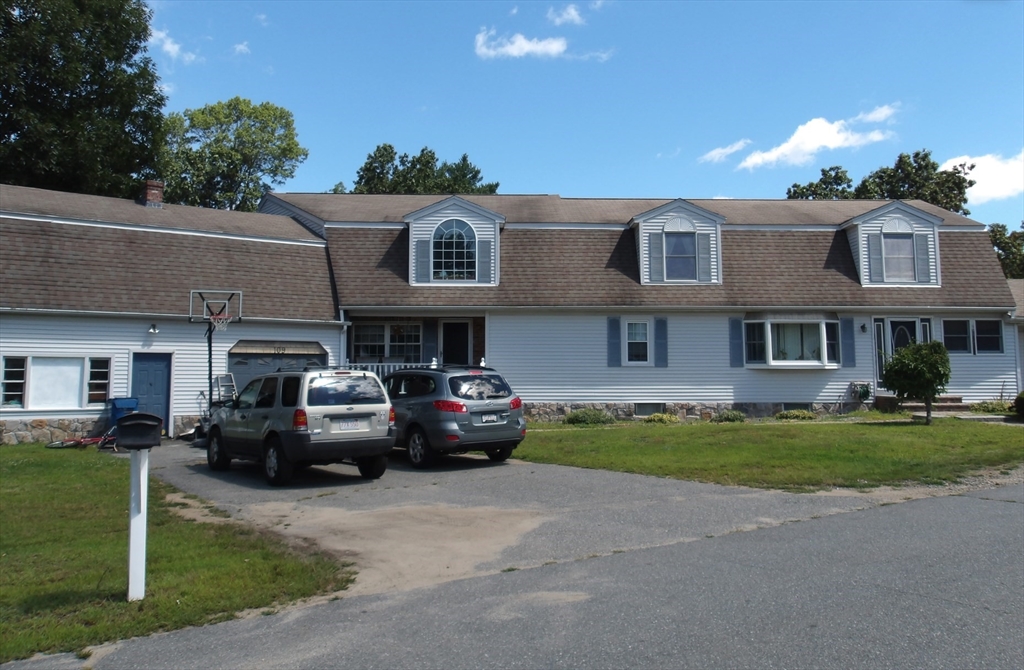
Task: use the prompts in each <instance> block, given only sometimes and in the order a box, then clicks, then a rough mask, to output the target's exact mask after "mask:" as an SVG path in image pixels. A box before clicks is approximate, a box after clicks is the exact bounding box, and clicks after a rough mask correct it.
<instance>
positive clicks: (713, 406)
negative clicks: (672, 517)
mask: <svg viewBox="0 0 1024 670" xmlns="http://www.w3.org/2000/svg"><path fill="white" fill-rule="evenodd" d="M864 407H865V404H864V403H862V402H835V403H814V404H812V405H811V411H812V412H814V413H815V414H819V415H825V414H846V413H847V412H852V411H854V410H857V409H863V408H864ZM588 408H589V409H598V410H601V411H602V412H605V413H607V414H610V415H612V416H613V417H615V418H616V419H617V420H619V421H628V420H630V419H641V418H643V417H639V416H637V415H636V414H635V413H634V412H635V408H636V405H635V404H634V403H631V402H608V403H601V402H572V403H568V402H536V403H523V412H524V413H525V415H526V418H527V419H528V420H530V421H538V422H548V423H556V422H561V421H564V420H565V415H566V414H568V413H569V412H574V411H576V410H578V409H588ZM732 409H736V410H739V411H741V412H743V413H744V414H746V415H747V416H748V417H750V418H752V419H754V418H766V417H773V416H775V415H776V414H778V413H779V412H781V411H782V410H783V404H782V403H750V402H737V403H730V402H720V403H700V402H668V403H665V413H666V414H674V415H675V416H676V417H677V418H678V419H679V420H680V421H687V420H690V421H694V420H702V421H709V420H711V419H712V418H714V417H715V416H717V415H718V414H721V413H722V412H726V411H728V410H732Z"/></svg>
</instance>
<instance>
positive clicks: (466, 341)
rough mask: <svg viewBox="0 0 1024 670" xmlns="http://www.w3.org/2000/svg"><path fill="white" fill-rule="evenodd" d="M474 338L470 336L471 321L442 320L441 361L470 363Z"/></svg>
mask: <svg viewBox="0 0 1024 670" xmlns="http://www.w3.org/2000/svg"><path fill="white" fill-rule="evenodd" d="M472 343H473V341H472V338H471V337H470V336H469V321H442V322H441V341H440V342H439V343H438V349H439V350H440V351H441V363H442V364H444V365H469V364H470V360H471V359H472V357H473V354H472V352H471V351H470V346H471V345H472Z"/></svg>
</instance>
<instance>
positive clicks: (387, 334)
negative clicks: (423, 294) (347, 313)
mask: <svg viewBox="0 0 1024 670" xmlns="http://www.w3.org/2000/svg"><path fill="white" fill-rule="evenodd" d="M362 326H383V327H384V355H383V356H382V357H381V358H383V359H388V358H391V327H392V326H418V327H419V329H420V363H422V362H423V322H422V321H360V322H358V323H355V324H353V325H352V338H351V339H352V354H353V356H356V355H357V354H356V347H357V346H358V343H357V342H356V328H360V327H362ZM352 362H353V363H355V362H356V361H355V360H354V359H353V360H352Z"/></svg>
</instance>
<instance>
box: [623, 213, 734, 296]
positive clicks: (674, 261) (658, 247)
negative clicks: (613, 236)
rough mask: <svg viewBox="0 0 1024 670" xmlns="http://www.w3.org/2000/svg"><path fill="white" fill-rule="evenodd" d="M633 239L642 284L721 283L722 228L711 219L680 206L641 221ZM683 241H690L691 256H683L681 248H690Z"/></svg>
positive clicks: (689, 254)
mask: <svg viewBox="0 0 1024 670" xmlns="http://www.w3.org/2000/svg"><path fill="white" fill-rule="evenodd" d="M636 235H637V250H638V253H639V263H640V282H641V284H662V283H668V284H677V283H678V284H692V283H699V284H709V283H710V284H715V283H719V282H720V281H721V256H722V254H721V226H720V225H719V223H718V222H717V221H715V220H714V219H712V218H709V217H707V216H704V215H702V214H700V213H699V212H698V211H694V210H691V209H689V208H684V207H683V206H681V205H680V206H676V207H670V208H667V209H665V210H664V211H661V212H658V213H656V214H654V215H652V216H650V217H649V218H644V219H643V220H642V221H641V222H640V223H639V225H638V226H637V228H636ZM672 236H675V239H673V237H672ZM683 238H687V239H688V240H692V244H691V246H692V249H691V250H690V252H691V253H688V254H683V253H682V246H681V244H682V243H684V242H685V243H687V244H690V243H689V242H687V241H686V240H684V239H683ZM684 255H688V256H689V259H688V260H686V259H684V258H683V256H684ZM666 258H667V261H666Z"/></svg>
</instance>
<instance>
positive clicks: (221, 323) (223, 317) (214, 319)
mask: <svg viewBox="0 0 1024 670" xmlns="http://www.w3.org/2000/svg"><path fill="white" fill-rule="evenodd" d="M210 323H212V324H213V329H214V330H227V329H228V324H229V323H231V315H230V314H211V315H210Z"/></svg>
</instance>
